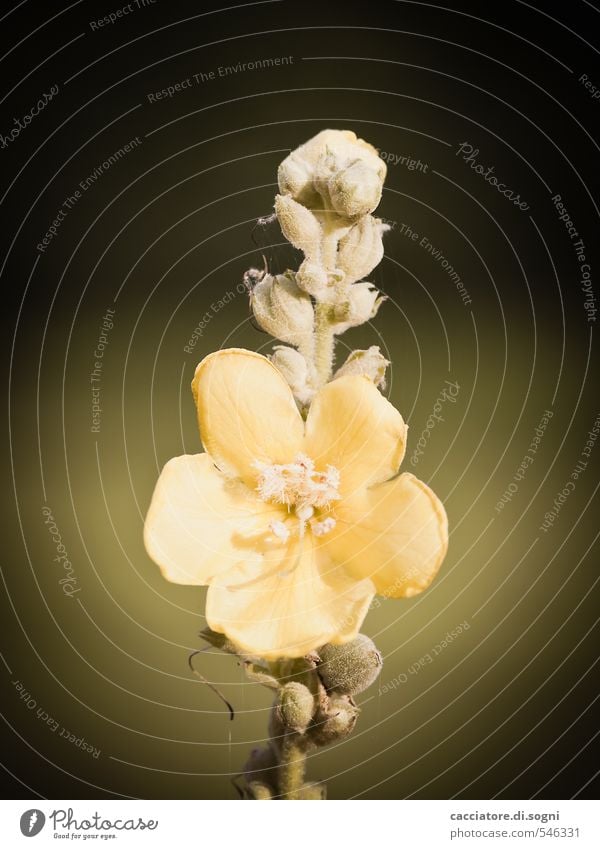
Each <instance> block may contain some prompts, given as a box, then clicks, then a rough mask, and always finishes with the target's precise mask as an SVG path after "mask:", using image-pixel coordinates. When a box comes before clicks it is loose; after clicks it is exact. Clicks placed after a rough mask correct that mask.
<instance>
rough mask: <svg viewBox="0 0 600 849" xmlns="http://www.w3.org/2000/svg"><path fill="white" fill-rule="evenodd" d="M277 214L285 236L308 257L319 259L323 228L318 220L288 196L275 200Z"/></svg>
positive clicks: (278, 196) (308, 210)
mask: <svg viewBox="0 0 600 849" xmlns="http://www.w3.org/2000/svg"><path fill="white" fill-rule="evenodd" d="M275 212H276V213H277V220H278V221H279V225H280V227H281V230H282V232H283V235H284V236H285V238H286V239H287V240H288V242H291V243H292V245H293V246H294V247H295V248H298V250H300V251H302V252H303V253H304V255H305V256H306V257H309V258H313V259H317V258H318V256H319V249H320V244H321V235H322V234H321V227H320V225H319V222H318V220H317V219H316V218H315V216H314V215H313V214H312V212H311V211H310V209H307V208H306V207H305V206H302V204H300V203H297V202H296V201H295V200H293V198H291V197H288V196H286V195H277V197H276V198H275Z"/></svg>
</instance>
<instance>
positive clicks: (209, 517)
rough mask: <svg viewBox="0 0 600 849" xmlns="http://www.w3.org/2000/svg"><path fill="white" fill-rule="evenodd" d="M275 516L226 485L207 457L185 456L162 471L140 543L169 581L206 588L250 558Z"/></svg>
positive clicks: (240, 487) (234, 484)
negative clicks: (222, 573) (219, 575)
mask: <svg viewBox="0 0 600 849" xmlns="http://www.w3.org/2000/svg"><path fill="white" fill-rule="evenodd" d="M276 514H277V515H276ZM278 516H279V511H277V510H276V509H274V508H273V505H268V504H264V503H263V502H261V501H259V500H258V499H257V498H256V496H255V495H254V493H252V492H251V491H250V490H249V489H248V488H247V487H246V486H245V485H244V484H243V483H241V482H239V481H232V480H228V479H227V478H226V477H225V475H223V474H222V473H221V472H219V470H218V469H216V468H215V466H214V464H213V462H212V460H211V458H210V457H209V455H208V454H186V455H184V456H182V457H174V458H173V459H172V460H169V462H168V463H167V464H166V466H165V467H164V469H163V470H162V473H161V475H160V477H159V479H158V483H157V484H156V488H155V490H154V495H153V497H152V502H151V504H150V509H149V510H148V515H147V516H146V523H145V525H144V544H145V546H146V551H147V552H148V554H149V555H150V557H151V558H152V559H153V560H154V561H155V562H156V563H158V565H159V566H160V569H161V572H162V574H163V575H164V577H165V578H166V579H167V580H168V581H173V582H174V583H176V584H207V583H208V582H209V581H210V580H211V579H212V578H213V577H214V576H215V575H218V574H219V573H220V572H226V571H227V570H228V569H231V568H232V566H234V565H235V564H236V563H238V562H239V560H240V558H241V557H244V556H246V553H248V555H249V556H252V551H253V550H254V549H255V547H256V545H257V541H260V538H261V535H264V534H265V533H266V532H267V531H266V529H267V525H268V523H269V521H270V520H272V519H273V518H276V517H278Z"/></svg>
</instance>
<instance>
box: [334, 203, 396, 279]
mask: <svg viewBox="0 0 600 849" xmlns="http://www.w3.org/2000/svg"><path fill="white" fill-rule="evenodd" d="M386 230H389V226H388V225H387V224H383V223H382V222H381V221H380V219H379V218H373V216H372V215H365V216H364V217H363V218H361V219H360V221H358V222H357V223H356V224H355V225H354V226H353V227H352V229H351V230H350V231H349V233H348V234H347V235H346V236H344V238H343V239H341V241H340V243H339V247H338V254H337V262H336V264H337V267H338V268H340V269H341V270H342V271H343V272H344V275H345V277H344V282H345V283H356V281H357V280H362V279H363V278H364V277H366V276H367V274H369V273H370V272H371V271H373V269H374V268H375V266H376V265H379V263H380V262H381V260H382V258H383V239H382V234H383V233H385V232H386Z"/></svg>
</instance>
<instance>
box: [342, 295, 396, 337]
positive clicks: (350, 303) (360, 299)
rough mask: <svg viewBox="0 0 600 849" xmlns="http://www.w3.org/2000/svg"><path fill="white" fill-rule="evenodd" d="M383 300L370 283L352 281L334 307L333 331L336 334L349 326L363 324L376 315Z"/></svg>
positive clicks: (383, 297) (343, 331) (383, 296)
mask: <svg viewBox="0 0 600 849" xmlns="http://www.w3.org/2000/svg"><path fill="white" fill-rule="evenodd" d="M384 300H385V295H381V293H380V292H379V290H378V289H376V288H375V287H374V286H373V285H372V284H371V283H353V284H352V285H351V286H349V287H348V289H347V291H346V293H345V296H344V298H343V299H341V300H340V301H339V302H338V303H336V304H335V307H334V319H335V321H334V324H333V331H334V333H337V334H338V335H339V334H340V333H345V331H346V330H348V328H350V327H357V326H358V325H359V324H364V322H365V321H369V320H370V319H371V318H373V316H375V315H376V313H377V310H378V309H379V307H380V306H381V304H382V303H383V301H384Z"/></svg>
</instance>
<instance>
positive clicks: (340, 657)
mask: <svg viewBox="0 0 600 849" xmlns="http://www.w3.org/2000/svg"><path fill="white" fill-rule="evenodd" d="M319 658H320V662H319V665H318V667H317V669H318V673H319V677H320V678H321V681H322V682H323V685H324V687H325V689H326V690H327V691H329V692H331V691H335V692H336V693H344V694H346V695H353V696H354V695H356V694H357V693H362V691H363V690H366V689H367V687H370V686H371V684H372V683H373V682H374V681H375V679H376V678H377V676H378V675H379V673H380V672H381V667H382V666H383V659H382V657H381V654H380V653H379V651H378V650H377V647H376V646H375V643H374V642H373V641H372V640H371V639H369V637H367V636H366V635H365V634H359V635H358V636H357V637H355V638H354V639H353V640H351V641H350V642H349V643H345V644H344V645H341V646H334V645H331V644H330V643H328V644H327V645H326V646H323V648H321V649H319Z"/></svg>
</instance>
